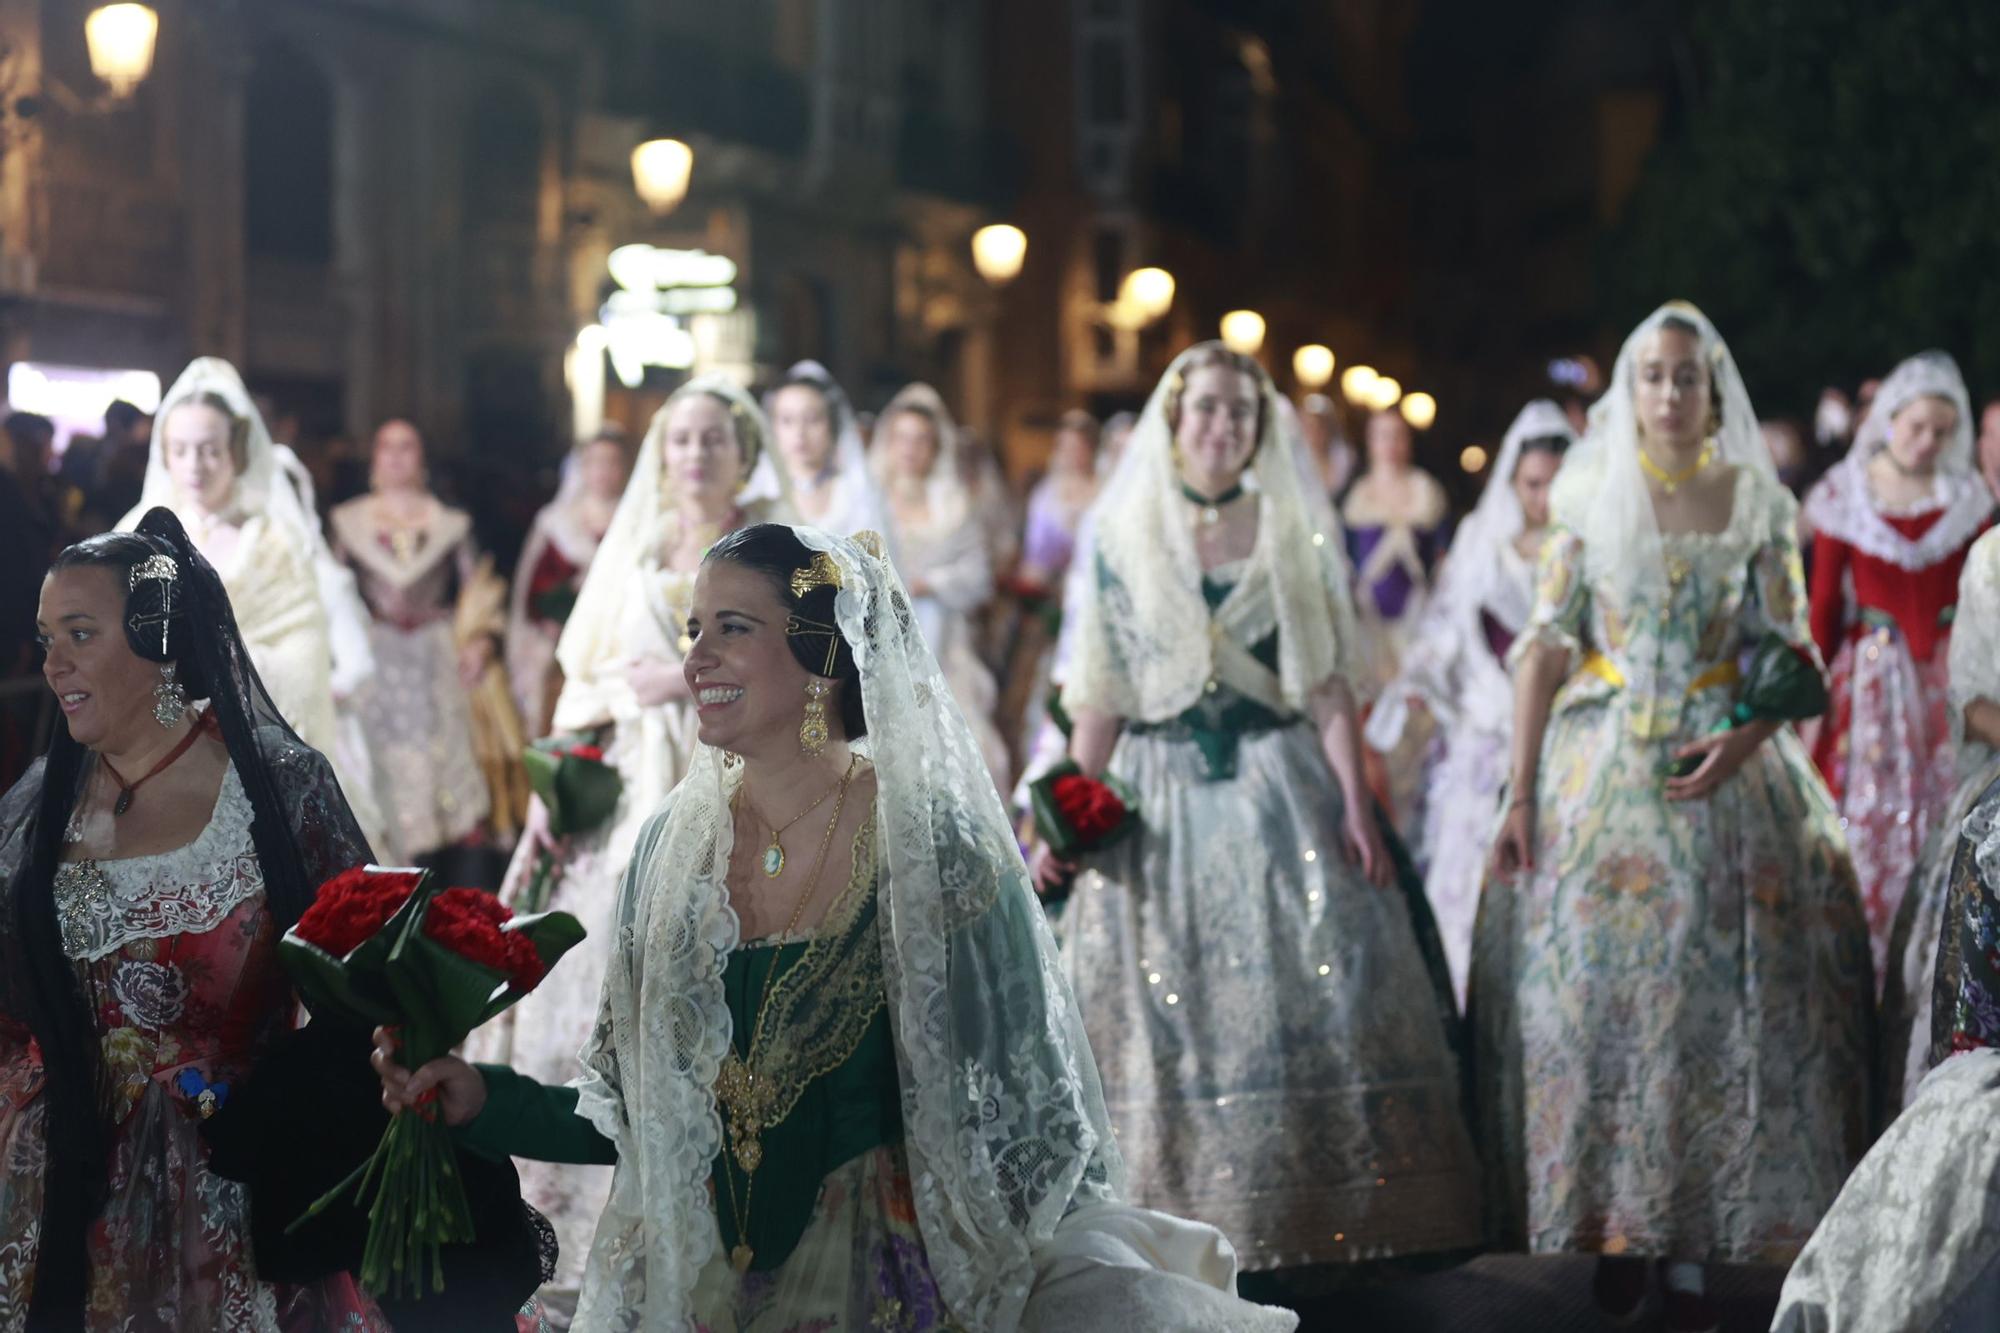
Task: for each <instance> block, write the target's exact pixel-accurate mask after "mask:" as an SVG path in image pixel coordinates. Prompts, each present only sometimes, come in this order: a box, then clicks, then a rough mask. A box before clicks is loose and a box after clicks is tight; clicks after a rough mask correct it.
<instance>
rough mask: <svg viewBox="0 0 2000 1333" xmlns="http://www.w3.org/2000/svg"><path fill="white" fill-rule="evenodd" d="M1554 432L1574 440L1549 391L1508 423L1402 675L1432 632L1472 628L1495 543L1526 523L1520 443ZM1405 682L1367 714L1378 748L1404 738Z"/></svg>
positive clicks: (1492, 567)
mask: <svg viewBox="0 0 2000 1333" xmlns="http://www.w3.org/2000/svg"><path fill="white" fill-rule="evenodd" d="M1552 435H1553V436H1559V437H1561V438H1562V439H1564V440H1567V441H1569V442H1570V444H1571V445H1574V444H1575V442H1576V431H1575V429H1574V428H1573V427H1572V426H1571V425H1570V423H1569V418H1568V417H1566V416H1564V415H1563V410H1562V409H1561V408H1560V407H1557V406H1556V405H1555V403H1554V402H1552V401H1550V400H1549V399H1547V398H1537V399H1535V400H1534V401H1532V402H1530V403H1529V404H1528V405H1527V406H1525V407H1523V408H1522V409H1521V410H1520V411H1519V412H1518V413H1516V414H1515V417H1514V423H1513V424H1512V425H1510V426H1509V427H1507V434H1506V436H1505V438H1503V439H1502V440H1501V441H1500V452H1499V455H1498V456H1497V457H1495V458H1494V460H1493V465H1492V470H1491V471H1489V472H1488V473H1487V476H1486V487H1485V489H1484V490H1482V491H1481V492H1480V493H1479V503H1478V505H1477V506H1475V507H1474V508H1473V511H1472V512H1471V513H1470V514H1468V515H1467V516H1466V518H1465V521H1464V522H1463V523H1460V524H1459V525H1458V532H1457V534H1456V535H1455V536H1454V537H1453V538H1452V543H1451V558H1450V559H1448V560H1446V561H1445V563H1444V569H1443V571H1442V572H1441V573H1440V574H1439V575H1438V581H1437V588H1436V590H1435V591H1434V592H1433V593H1432V594H1431V599H1430V602H1429V603H1428V604H1427V605H1426V606H1425V607H1424V611H1423V620H1422V622H1421V623H1420V624H1419V626H1418V629H1417V633H1416V635H1415V637H1414V643H1413V647H1412V648H1411V650H1410V652H1409V653H1408V654H1407V655H1406V657H1407V658H1408V660H1406V662H1405V664H1404V671H1403V676H1404V677H1406V678H1407V677H1409V676H1410V675H1411V671H1412V668H1420V667H1421V666H1423V665H1427V663H1426V660H1425V659H1426V654H1427V652H1428V651H1429V650H1430V647H1431V645H1432V644H1433V643H1434V642H1436V641H1437V640H1438V639H1440V638H1441V639H1443V640H1445V641H1448V642H1453V643H1456V642H1462V641H1467V640H1466V639H1465V638H1464V636H1470V635H1475V634H1477V633H1478V631H1479V613H1480V610H1481V609H1482V608H1483V607H1485V606H1486V604H1487V600H1488V594H1489V592H1490V590H1491V589H1492V588H1493V583H1494V579H1495V578H1496V577H1501V576H1503V575H1504V573H1505V569H1506V567H1505V566H1504V565H1503V564H1501V563H1500V556H1499V549H1500V547H1502V546H1503V545H1506V544H1509V543H1511V542H1513V540H1514V539H1515V538H1517V537H1519V536H1520V535H1521V530H1522V528H1524V527H1525V526H1526V524H1527V520H1526V517H1525V516H1524V515H1523V514H1522V512H1521V499H1520V497H1519V496H1517V495H1516V494H1514V469H1515V468H1516V467H1517V466H1519V464H1520V461H1521V448H1522V446H1523V445H1525V444H1526V443H1527V442H1528V441H1529V440H1539V439H1544V438H1546V437H1548V436H1552ZM1510 628H1514V629H1518V628H1520V627H1519V626H1511V627H1510ZM1408 683H1409V681H1408V680H1407V679H1405V680H1399V681H1397V682H1396V683H1395V684H1392V685H1391V686H1390V687H1389V688H1388V689H1387V690H1385V691H1383V694H1382V697H1381V698H1380V699H1378V700H1377V701H1376V704H1375V708H1374V710H1373V711H1372V712H1371V713H1370V714H1369V717H1368V725H1367V729H1366V735H1367V738H1368V743H1369V744H1370V745H1372V746H1374V747H1375V748H1376V749H1378V750H1383V751H1387V750H1390V749H1392V748H1394V747H1395V745H1396V743H1397V741H1398V740H1399V739H1400V738H1401V737H1402V734H1403V727H1404V725H1405V723H1406V721H1407V719H1408V713H1409V700H1408V695H1409V693H1410V691H1409V690H1407V689H1405V688H1403V686H1404V685H1406V684H1408ZM1442 702H1443V701H1433V702H1432V703H1431V706H1432V707H1433V709H1434V710H1435V709H1436V708H1437V707H1438V706H1440V704H1442Z"/></svg>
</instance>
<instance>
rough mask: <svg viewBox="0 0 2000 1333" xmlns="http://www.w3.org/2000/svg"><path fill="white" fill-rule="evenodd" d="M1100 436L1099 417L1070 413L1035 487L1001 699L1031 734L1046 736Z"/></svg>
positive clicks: (1093, 494) (1021, 729)
mask: <svg viewBox="0 0 2000 1333" xmlns="http://www.w3.org/2000/svg"><path fill="white" fill-rule="evenodd" d="M1097 434H1098V432H1097V419H1096V418H1095V417H1093V416H1091V415H1090V413H1088V412H1083V411H1074V412H1065V413H1063V416H1062V420H1061V421H1060V422H1059V423H1057V426H1056V439H1055V448H1054V450H1053V451H1052V452H1051V453H1050V455H1049V469H1048V473H1047V475H1045V476H1044V477H1043V478H1042V479H1041V480H1040V481H1039V482H1037V483H1035V488H1034V489H1033V490H1032V491H1030V492H1029V493H1028V517H1027V527H1026V529H1025V530H1024V531H1023V532H1022V534H1021V567H1020V571H1019V573H1018V574H1017V575H1016V577H1015V579H1014V594H1015V596H1016V597H1017V598H1018V599H1019V601H1020V614H1019V616H1018V617H1017V619H1016V622H1015V630H1014V633H1013V634H1012V635H1011V636H1010V638H1011V643H1010V644H1009V646H1008V650H1007V654H1006V661H1005V668H1006V669H1005V679H1006V689H1005V690H1004V691H1003V692H1002V694H1001V702H1000V716H1001V717H1003V718H1007V719H1010V720H1011V721H1012V724H1013V725H1014V727H1015V728H1016V729H1017V734H1018V735H1019V736H1020V737H1022V738H1023V739H1024V740H1029V739H1032V738H1034V737H1035V736H1037V735H1039V733H1040V731H1041V727H1042V722H1043V719H1044V716H1045V713H1046V705H1045V701H1046V699H1047V697H1048V689H1049V680H1050V671H1051V668H1052V665H1053V658H1054V655H1055V648H1056V637H1057V635H1058V634H1059V633H1060V632H1061V625H1062V610H1063V606H1062V599H1063V588H1064V585H1065V582H1066V580H1067V578H1068V575H1069V569H1070V561H1071V559H1072V558H1073V557H1074V555H1075V553H1076V551H1077V549H1078V543H1079V541H1080V539H1081V538H1082V535H1083V520H1084V515H1085V514H1087V513H1088V512H1089V511H1090V506H1091V505H1092V504H1093V503H1094V502H1095V501H1096V499H1097V485H1098V481H1099V473H1098V471H1097V463H1096V458H1095V455H1096V451H1097Z"/></svg>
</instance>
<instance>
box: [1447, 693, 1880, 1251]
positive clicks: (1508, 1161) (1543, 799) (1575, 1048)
mask: <svg viewBox="0 0 2000 1333" xmlns="http://www.w3.org/2000/svg"><path fill="white" fill-rule="evenodd" d="M1692 721H1693V720H1692V719H1691V722H1692ZM1694 730H1695V728H1694V727H1693V726H1691V728H1690V734H1693V732H1694ZM1681 743H1682V738H1670V739H1666V740H1661V741H1657V742H1648V741H1642V740H1640V739H1638V738H1636V737H1635V736H1633V735H1632V733H1631V731H1630V730H1629V728H1628V726H1627V722H1626V718H1625V715H1624V709H1623V708H1622V706H1620V701H1618V700H1613V701H1611V702H1609V703H1606V702H1595V703H1589V704H1583V705H1580V706H1574V707H1571V708H1569V709H1567V710H1564V711H1560V712H1558V713H1557V714H1556V716H1555V717H1554V718H1553V719H1552V720H1551V721H1550V724H1549V730H1548V736H1547V740H1546V741H1545V743H1544V745H1543V750H1542V753H1543V756H1544V759H1543V763H1542V771H1541V776H1540V782H1539V790H1538V794H1537V804H1536V811H1537V815H1536V826H1537V833H1536V841H1535V849H1534V862H1533V864H1534V869H1533V870H1532V871H1528V872H1524V873H1523V874H1521V875H1519V876H1518V877H1516V878H1514V879H1512V880H1501V879H1489V880H1488V881H1487V884H1486V890H1485V896H1484V900H1483V902H1482V903H1481V905H1480V911H1479V920H1478V924H1477V926H1476V928H1475V934H1474V943H1473V959H1472V985H1471V997H1470V1005H1469V1008H1470V1017H1471V1020H1472V1024H1473V1027H1474V1032H1475V1043H1474V1061H1475V1074H1474V1080H1473V1081H1474V1086H1475V1089H1476V1093H1477V1098H1478V1103H1479V1132H1480V1141H1481V1143H1482V1145H1483V1146H1484V1148H1485V1151H1486V1153H1487V1155H1488V1158H1487V1166H1488V1177H1487V1180H1488V1188H1487V1198H1488V1200H1489V1203H1490V1204H1491V1205H1492V1206H1493V1207H1494V1208H1495V1209H1496V1217H1495V1231H1496V1233H1497V1235H1498V1238H1499V1239H1500V1240H1501V1241H1502V1243H1505V1244H1508V1245H1512V1246H1516V1247H1522V1248H1526V1249H1528V1250H1530V1251H1532V1252H1535V1253H1545V1252H1559V1251H1586V1252H1598V1253H1605V1254H1632V1255H1645V1256H1664V1257H1670V1258H1674V1259H1682V1260H1694V1261H1705V1262H1735V1263H1774V1262H1788V1261H1789V1260H1790V1259H1791V1257H1792V1256H1793V1255H1794V1254H1796V1253H1797V1251H1798V1248H1799V1247H1800V1246H1801V1245H1803V1244H1804V1242H1805V1239H1806V1237H1807V1236H1808V1235H1809V1234H1810V1233H1811V1231H1812V1229H1813V1227H1814V1225H1815V1224H1816V1223H1817V1222H1818V1221H1819V1218H1820V1215H1821V1214H1822V1213H1823V1212H1824V1211H1825V1210H1826V1208H1827V1206H1828V1205H1829V1204H1831V1203H1832V1202H1833V1199H1834V1196H1835V1194H1836V1193H1838V1191H1839V1189H1840V1185H1841V1182H1842V1181H1843V1180H1844V1179H1845V1178H1846V1176H1847V1173H1848V1171H1849V1170H1850V1169H1851V1168H1852V1167H1853V1165H1854V1163H1855V1162H1856V1161H1858V1160H1859V1159H1860V1157H1861V1154H1862V1152H1863V1151H1864V1150H1865V1149H1866V1147H1867V1145H1868V1135H1869V1130H1870V1125H1869V1084H1870V1078H1871V1075H1872V1072H1873V1068H1874V1064H1873V1054H1874V1042H1873V1018H1874V1004H1873V1000H1874V994H1873V989H1872V987H1873V978H1872V974H1871V971H1870V968H1869V963H1868V936H1867V927H1866V925H1865V923H1864V921H1863V918H1862V915H1861V903H1860V898H1859V895H1858V894H1857V893H1856V891H1855V884H1854V871H1853V867H1852V866H1851V864H1850V863H1849V861H1848V858H1847V851H1846V848H1845V846H1844V842H1843V838H1842V836H1841V829H1840V825H1839V820H1838V817H1837V816H1836V814H1835V812H1834V809H1833V804H1832V801H1831V799H1830V797H1829V796H1828V794H1827V791H1826V788H1825V786H1824V785H1823V784H1822V783H1821V782H1820V780H1819V776H1818V774H1816V773H1815V772H1814V771H1813V770H1812V767H1811V765H1810V763H1809V761H1808V760H1807V757H1806V753H1805V750H1804V748H1803V747H1802V746H1801V745H1800V744H1799V741H1798V739H1797V737H1795V736H1794V735H1793V734H1792V733H1790V732H1789V731H1781V732H1779V733H1778V734H1777V735H1775V736H1773V737H1772V738H1771V739H1770V740H1769V741H1767V742H1766V743H1765V744H1764V745H1762V746H1760V747H1759V748H1758V749H1757V750H1756V751H1755V752H1754V753H1752V755H1751V756H1750V758H1749V759H1748V760H1747V761H1746V762H1745V763H1744V765H1743V766H1742V767H1741V768H1740V769H1738V770H1737V771H1736V773H1735V774H1733V775H1732V776H1731V777H1730V778H1729V779H1728V780H1727V781H1725V782H1724V783H1723V784H1722V786H1721V787H1720V788H1719V789H1718V790H1717V791H1716V792H1715V794H1714V795H1712V796H1710V797H1709V798H1707V799H1706V800H1703V801H1694V802H1685V803H1682V802H1670V801H1668V800H1667V799H1666V798H1665V796H1664V795H1663V794H1662V791H1661V783H1662V781H1663V779H1662V777H1661V772H1660V770H1661V766H1662V765H1663V764H1664V763H1665V762H1667V760H1668V758H1669V756H1670V755H1671V753H1672V751H1673V750H1674V749H1675V748H1676V747H1677V746H1678V745H1679V744H1681Z"/></svg>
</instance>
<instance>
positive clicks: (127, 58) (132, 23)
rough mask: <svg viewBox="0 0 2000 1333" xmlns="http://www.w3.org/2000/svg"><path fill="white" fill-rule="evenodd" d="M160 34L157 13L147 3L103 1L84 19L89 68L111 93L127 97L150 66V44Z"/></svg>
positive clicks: (151, 52) (141, 81)
mask: <svg viewBox="0 0 2000 1333" xmlns="http://www.w3.org/2000/svg"><path fill="white" fill-rule="evenodd" d="M159 36H160V16H159V15H158V14H156V13H154V12H153V10H152V9H151V8H150V7H149V6H146V5H105V6H103V7H102V8H100V9H95V10H92V11H91V14H90V17H89V18H87V19H85V20H84V21H83V40H84V42H85V44H86V45H88V46H89V48H90V72H91V73H92V74H95V75H96V76H97V77H98V78H100V79H102V80H103V81H104V82H105V83H106V84H107V85H108V86H109V87H110V89H111V95H112V96H113V97H121V98H122V97H130V96H131V95H132V93H133V90H134V89H136V88H138V86H139V85H140V84H141V83H144V82H145V81H146V75H148V74H150V73H151V72H152V69H153V44H154V43H155V42H156V41H157V40H158V39H159Z"/></svg>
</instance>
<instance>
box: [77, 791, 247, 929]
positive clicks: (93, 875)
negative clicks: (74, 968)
mask: <svg viewBox="0 0 2000 1333" xmlns="http://www.w3.org/2000/svg"><path fill="white" fill-rule="evenodd" d="M253 814H254V811H253V810H252V808H251V805H250V798H249V796H248V795H247V794H246V793H245V792H244V790H243V781H242V779H241V778H239V777H238V776H237V775H236V766H235V765H234V764H231V765H230V766H229V769H228V770H227V771H226V772H225V773H224V774H223V777H222V788H221V790H220V791H219V792H217V793H216V798H215V811H214V813H213V814H212V815H210V816H209V820H208V824H207V826H206V827H204V828H203V829H202V831H201V833H200V834H199V835H198V836H197V837H196V838H195V840H194V841H193V842H190V843H188V844H187V845H186V846H183V847H177V848H175V849H174V850H173V851H170V852H160V853H157V854H156V855H152V856H132V857H126V858H123V859H121V860H116V861H93V860H87V859H86V860H82V861H68V862H65V863H63V864H62V865H60V866H58V867H57V868H56V874H55V886H54V889H55V900H56V918H57V920H58V922H59V923H60V924H61V927H62V938H63V953H64V954H66V955H67V956H68V957H69V958H71V959H72V960H74V961H76V962H95V961H96V960H98V959H100V958H103V957H104V956H105V955H107V954H111V953H115V952H117V951H118V950H119V949H122V948H124V947H125V946H126V945H128V944H131V943H133V942H135V941H138V940H153V939H166V938H168V937H169V936H173V935H201V934H205V933H207V932H208V931H211V930H214V929H215V928H216V927H217V926H219V925H221V924H222V922H223V921H224V920H225V919H226V918H227V917H228V916H229V914H230V913H232V912H234V911H235V910H236V909H237V908H238V907H241V906H242V905H243V904H244V903H245V902H247V901H249V900H250V898H252V897H253V896H255V895H257V894H260V893H262V892H263V891H264V869H263V867H262V866H261V865H260V864H259V863H258V861H257V849H256V845H255V844H254V843H252V842H251V840H250V822H251V818H252V816H253Z"/></svg>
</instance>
